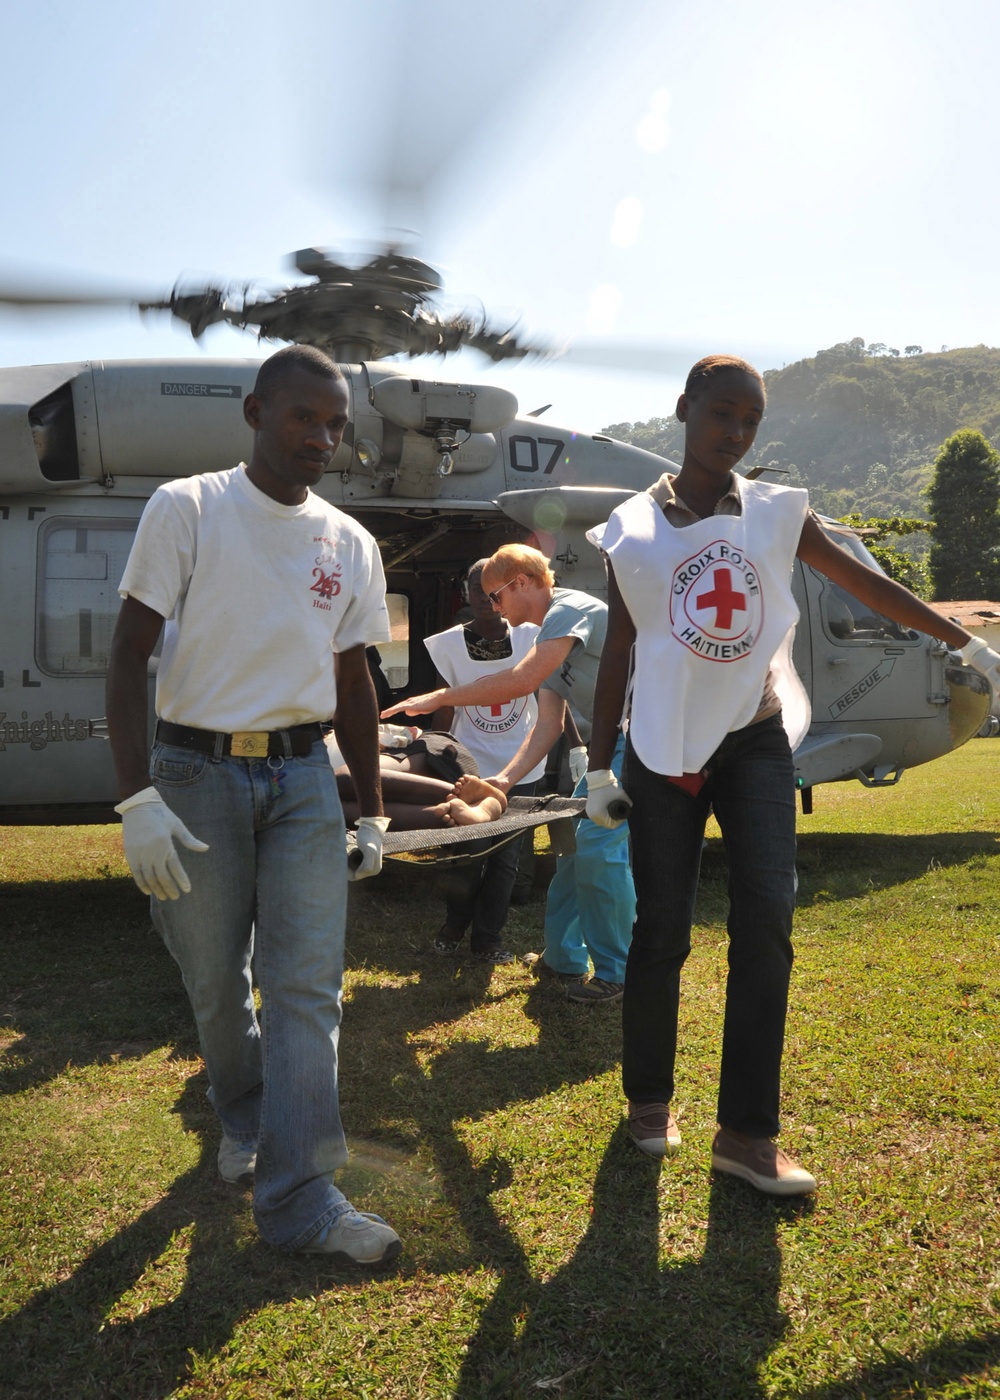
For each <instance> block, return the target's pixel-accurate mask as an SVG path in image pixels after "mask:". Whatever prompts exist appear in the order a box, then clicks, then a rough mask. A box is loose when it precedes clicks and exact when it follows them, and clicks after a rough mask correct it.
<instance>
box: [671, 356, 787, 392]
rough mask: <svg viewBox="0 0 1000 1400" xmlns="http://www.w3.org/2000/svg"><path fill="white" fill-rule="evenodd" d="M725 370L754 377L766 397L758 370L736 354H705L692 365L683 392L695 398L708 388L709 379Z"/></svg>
mask: <svg viewBox="0 0 1000 1400" xmlns="http://www.w3.org/2000/svg"><path fill="white" fill-rule="evenodd" d="M726 370H738V371H739V372H740V373H741V374H748V375H749V376H750V378H751V379H756V381H757V383H758V384H759V385H760V387H761V392H762V393H763V394H764V397H765V399H766V398H767V390H766V389H765V388H764V380H763V377H762V376H761V373H760V371H759V370H756V369H754V367H753V365H751V364H748V363H747V361H746V360H741V359H740V358H739V356H737V355H706V356H705V358H704V359H703V360H699V361H698V363H697V364H696V365H692V367H691V372H690V374H689V375H688V377H687V383H686V384H685V385H684V393H685V394H686V395H687V397H688V398H689V399H694V398H697V397H698V395H699V394H701V393H703V392H704V391H705V389H707V388H708V383H709V380H710V379H712V377H713V376H714V375H716V374H723V373H725V371H726Z"/></svg>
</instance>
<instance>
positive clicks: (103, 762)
mask: <svg viewBox="0 0 1000 1400" xmlns="http://www.w3.org/2000/svg"><path fill="white" fill-rule="evenodd" d="M295 263H296V266H297V267H298V269H299V270H300V271H303V272H306V273H307V274H309V275H310V276H311V277H312V278H313V281H312V282H311V283H307V284H302V285H298V286H296V287H293V288H287V289H283V290H281V291H279V292H277V293H275V295H273V296H270V297H267V296H263V297H262V296H260V295H253V296H251V295H250V293H249V291H246V292H244V293H243V294H242V295H237V296H233V295H232V294H230V293H228V292H227V291H226V289H224V288H220V287H213V286H208V287H205V288H203V289H201V290H199V291H197V292H185V293H181V292H179V291H175V293H173V294H172V295H171V296H170V297H168V298H165V299H159V300H155V299H148V300H143V301H140V302H138V304H139V305H140V306H142V307H143V308H145V309H147V310H164V311H168V312H170V313H171V314H172V315H174V316H175V317H178V318H179V319H181V320H183V321H185V322H186V323H187V324H188V325H189V326H190V328H191V331H192V333H193V334H194V335H195V337H196V338H197V337H199V336H200V335H202V334H203V333H204V331H205V330H206V329H207V327H208V326H209V325H211V324H213V323H218V322H220V321H226V322H228V323H229V324H234V325H239V326H242V327H244V328H251V327H256V329H257V331H258V334H259V335H260V336H261V337H262V338H267V339H276V340H286V339H289V340H292V339H294V340H297V341H298V342H300V343H311V344H319V345H320V347H321V348H322V349H324V350H326V351H327V353H329V354H330V355H331V356H332V357H333V358H334V359H336V360H337V362H338V363H340V365H341V368H342V371H343V373H344V376H345V379H346V382H347V385H348V389H349V393H350V399H351V421H350V426H349V428H348V430H347V432H346V433H345V435H344V440H343V442H342V444H341V446H340V448H339V450H338V452H337V454H336V455H335V457H334V458H333V460H332V462H331V464H330V468H329V470H328V471H327V473H326V476H325V479H324V481H323V482H322V483H321V485H320V486H319V488H318V491H319V494H320V495H321V496H323V497H324V498H325V499H326V500H328V501H330V502H331V503H332V504H334V505H336V506H338V507H340V508H341V509H343V510H345V511H346V512H348V513H349V514H351V515H352V516H354V517H356V518H357V519H358V520H359V521H360V522H361V523H362V524H363V525H365V526H366V528H367V529H368V530H369V531H370V532H371V533H372V534H373V535H374V536H375V538H376V540H377V541H378V545H379V548H380V551H381V554H382V560H383V564H384V567H385V572H386V577H387V582H388V602H389V611H390V619H391V623H392V640H391V641H390V642H389V643H387V644H383V645H381V647H380V659H381V667H382V670H383V673H384V675H385V678H386V680H387V682H388V685H389V688H390V689H391V691H392V692H393V695H394V698H402V697H404V696H405V695H406V694H409V693H413V692H414V691H421V690H427V689H430V688H431V687H432V686H433V684H434V679H435V677H434V671H433V666H432V664H431V662H430V658H429V656H428V655H427V652H426V650H425V649H424V647H423V645H422V640H423V638H424V637H426V636H428V635H430V634H431V633H433V632H437V631H440V630H442V629H443V628H445V627H447V626H449V625H451V623H452V622H453V620H454V618H455V614H456V612H457V611H458V609H459V607H460V606H461V597H460V594H459V588H458V585H459V581H460V580H461V578H462V576H463V574H464V572H465V570H466V568H467V567H468V565H469V564H470V563H471V562H472V561H473V560H475V559H477V558H480V557H482V556H485V555H488V554H491V553H492V552H493V551H494V550H496V549H497V548H498V547H499V546H500V545H501V544H504V543H507V542H509V541H513V540H522V541H527V542H529V543H533V544H535V545H536V546H537V547H539V548H541V549H542V550H543V552H545V553H546V555H547V556H548V557H549V559H550V560H551V562H552V567H553V570H554V572H555V574H556V577H557V581H558V582H559V583H560V584H563V585H567V586H572V587H574V588H580V589H582V590H583V591H585V592H590V593H593V594H596V595H597V596H601V597H604V596H606V576H605V570H604V564H603V561H602V558H601V556H600V554H599V553H598V551H597V550H596V549H595V548H594V547H593V546H592V545H591V544H589V543H588V542H587V540H586V538H585V533H586V531H587V530H588V529H590V528H592V527H593V526H594V525H596V524H599V523H600V522H602V521H604V520H606V519H607V518H608V515H609V514H610V512H611V511H612V510H613V509H614V508H615V506H617V505H618V504H620V503H621V501H623V500H624V499H625V498H626V497H627V496H628V495H630V494H632V493H633V492H635V491H641V490H644V489H645V488H646V487H648V486H649V485H650V484H651V483H652V482H653V481H655V480H656V479H657V478H658V477H659V476H660V475H661V474H662V473H663V471H664V470H667V469H668V468H669V467H670V464H669V463H667V462H666V461H665V460H664V459H663V458H662V457H659V456H656V455H655V454H653V453H650V452H647V451H644V450H643V449H641V448H638V447H634V446H632V445H630V444H627V443H623V442H619V441H616V440H614V439H612V438H611V437H609V436H607V435H606V434H603V433H579V432H576V431H574V430H572V429H570V428H567V427H562V426H557V425H555V424H553V423H550V422H548V421H546V422H544V423H543V422H542V421H541V415H542V413H543V412H544V410H543V409H538V410H534V411H532V412H529V413H528V414H525V415H522V414H520V413H519V410H518V403H517V399H516V397H515V395H514V394H513V393H511V392H510V391H509V390H507V389H503V388H498V387H492V386H489V385H481V384H467V383H457V382H449V381H446V380H436V379H428V378H425V377H418V376H415V375H413V374H411V373H407V372H406V371H405V370H403V369H400V368H399V367H398V366H397V365H396V364H393V363H390V362H389V358H388V357H391V356H392V355H398V354H410V355H418V354H425V353H426V351H427V349H428V348H430V347H431V346H432V343H433V349H434V350H436V351H437V353H439V354H442V355H444V354H448V353H450V352H451V351H453V350H455V349H457V348H458V347H459V346H460V345H463V344H465V345H472V346H474V347H475V348H478V349H479V350H481V351H482V352H483V353H485V354H486V355H488V356H489V357H490V358H492V359H494V360H499V359H503V358H509V357H512V356H521V355H525V354H542V353H545V347H543V346H540V345H537V346H536V345H530V344H527V343H521V342H519V341H518V340H517V338H516V336H515V335H514V334H513V332H512V331H509V330H499V329H494V328H492V327H490V326H489V325H488V324H487V323H486V321H485V318H484V319H482V320H477V319H476V318H472V317H452V318H444V317H442V316H440V315H439V314H438V313H437V312H436V311H435V309H434V305H433V296H434V294H435V293H436V292H437V291H438V290H439V289H440V286H441V279H440V277H439V275H438V274H437V273H436V272H434V270H433V269H432V268H430V267H429V266H428V265H427V264H424V263H421V262H420V261H419V260H417V259H415V258H409V257H406V256H403V255H402V254H400V252H399V251H398V250H397V249H394V248H392V247H391V246H390V247H388V248H386V249H384V250H382V251H380V252H378V253H376V254H375V255H373V256H372V257H371V258H369V259H368V260H367V261H366V262H364V263H362V264H361V265H360V266H358V267H351V266H349V265H348V264H347V263H345V262H343V261H341V260H339V259H338V258H337V257H335V256H333V255H330V254H327V253H324V252H321V251H320V250H318V249H307V250H303V251H301V252H300V253H298V254H296V255H295ZM31 300H32V298H28V297H25V296H24V295H23V294H10V295H7V296H3V295H2V294H0V302H2V301H7V302H8V303H13V304H17V305H24V304H27V303H30V301H31ZM88 300H92V299H91V298H88ZM258 364H259V360H255V359H240V358H216V359H213V358H209V357H205V358H199V359H198V360H195V361H192V360H190V359H183V358H176V359H157V360H148V361H143V360H119V361H115V360H107V361H80V362H76V363H69V364H56V365H38V366H28V367H15V368H9V369H2V370H0V612H2V615H3V618H4V625H3V628H2V629H0V824H16V823H28V824H47V823H63V824H78V823H89V822H107V821H111V820H113V819H114V818H113V812H112V807H113V804H114V802H115V801H116V799H117V792H116V788H115V780H114V774H113V770H112V765H111V758H110V752H109V746H108V745H107V744H106V743H103V742H102V739H103V738H104V737H105V736H106V729H105V726H104V721H103V719H101V718H100V716H102V714H103V708H104V683H105V674H106V669H107V658H108V653H109V648H110V642H111V636H112V632H113V629H114V624H115V619H116V615H117V612H118V606H119V598H118V593H117V586H118V581H119V579H120V578H121V575H122V573H123V571H124V567H125V561H126V559H127V557H128V553H129V549H130V546H131V542H132V538H133V535H134V533H135V529H136V526H137V524H138V519H139V516H140V515H141V513H142V509H143V506H144V505H145V503H146V501H147V500H148V498H149V496H150V495H151V494H152V493H153V491H154V490H155V489H156V488H157V487H158V486H159V485H160V484H161V483H162V482H164V481H166V480H169V479H171V478H173V477H177V476H186V475H193V474H195V473H198V472H203V471H211V470H213V469H218V468H220V467H222V466H229V465H231V464H232V463H234V462H237V461H239V460H240V459H241V458H243V459H245V458H246V456H247V455H248V449H249V446H250V433H249V429H248V428H247V426H246V424H245V423H244V421H243V414H242V401H243V399H244V397H245V396H246V394H247V393H249V392H250V390H251V388H252V386H253V382H254V379H255V377H256V372H257V367H258ZM754 474H755V472H754V471H751V472H749V473H748V475H751V476H752V475H754ZM822 523H823V528H824V529H825V530H826V531H827V532H828V533H829V534H830V535H831V537H832V538H833V539H834V541H835V542H836V543H837V544H838V545H839V546H840V547H841V548H843V549H845V550H848V551H850V552H851V553H853V554H855V555H857V556H858V557H860V558H862V559H863V560H864V562H866V563H868V564H870V565H873V566H874V567H877V565H874V561H873V560H872V559H871V556H870V555H868V552H867V550H866V549H865V547H864V544H863V541H862V540H861V538H860V537H859V535H858V534H857V533H856V532H854V531H852V530H850V529H848V528H847V527H844V526H842V525H839V524H838V523H837V522H835V521H823V522H822ZM317 576H318V577H317V584H316V586H317V588H318V589H319V588H322V586H323V580H322V569H321V567H320V561H317ZM793 587H794V591H795V593H796V598H797V601H798V604H799V608H800V612H801V620H800V623H799V626H798V629H797V632H796V637H795V644H794V651H793V660H794V662H795V665H796V667H797V669H798V671H799V673H800V675H801V677H802V679H803V681H804V683H805V686H806V689H807V691H808V693H809V695H810V698H811V701H812V724H811V727H810V730H809V732H808V734H807V736H806V738H805V739H804V740H803V742H802V744H801V745H800V747H799V748H798V750H797V751H796V755H795V762H796V782H797V784H798V787H799V789H800V792H801V799H802V807H803V811H804V812H809V811H811V810H812V792H813V789H814V788H815V787H816V786H818V785H819V784H822V783H828V782H837V781H844V780H847V779H857V780H859V781H860V782H862V783H863V784H865V785H866V786H869V787H881V786H888V785H892V784H894V783H896V782H898V781H899V779H900V778H901V776H902V774H903V773H904V771H905V770H906V769H907V768H911V767H914V766H916V765H918V764H921V763H926V762H929V761H930V760H932V759H934V758H937V757H940V756H941V755H943V754H945V753H947V752H949V751H950V750H951V749H954V748H957V747H958V746H959V745H961V744H963V743H965V742H966V740H967V739H969V738H971V737H972V736H973V735H975V734H976V732H977V731H978V730H979V728H980V726H981V725H982V724H983V722H984V720H985V719H986V717H987V715H988V713H989V710H990V703H991V695H990V688H989V684H988V682H987V681H986V680H985V679H983V678H982V677H981V676H980V675H979V674H978V673H977V672H975V671H973V670H972V669H971V668H969V667H967V666H963V665H962V664H961V662H960V660H959V658H958V657H957V656H956V655H955V654H954V653H953V652H950V651H949V649H948V648H947V647H946V646H944V645H943V644H942V643H940V642H938V641H936V640H934V639H933V638H930V637H928V636H925V635H922V634H920V633H917V632H914V631H909V630H906V629H903V628H900V627H899V626H897V624H895V623H894V622H891V621H889V620H888V619H886V618H883V617H880V616H878V615H874V614H872V612H871V610H870V609H869V608H867V607H866V606H865V605H863V604H861V603H860V602H858V601H857V600H856V599H854V598H852V597H850V596H849V595H848V594H846V593H845V592H844V591H843V590H842V589H841V588H839V587H837V586H835V585H834V584H832V583H831V582H830V580H828V579H825V578H824V577H823V576H822V575H820V574H817V573H816V572H815V571H814V570H812V569H810V568H809V567H807V566H806V565H804V564H802V563H801V562H800V561H796V564H795V576H794V579H793ZM155 667H156V658H155V657H154V658H153V659H152V661H151V676H150V681H151V686H150V724H151V725H152V718H153V711H152V680H153V673H155Z"/></svg>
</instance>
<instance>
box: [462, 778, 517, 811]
mask: <svg viewBox="0 0 1000 1400" xmlns="http://www.w3.org/2000/svg"><path fill="white" fill-rule="evenodd" d="M452 796H454V797H460V798H461V799H462V801H463V802H465V803H468V805H469V806H470V807H472V806H475V805H476V804H477V803H479V802H483V801H485V800H486V799H487V798H488V799H491V800H494V801H498V802H499V803H500V811H499V812H497V813H496V816H498V817H499V816H501V815H502V814H503V813H504V812H506V810H507V794H506V793H505V792H504V791H503V789H502V788H498V787H494V786H493V784H492V783H488V782H487V781H486V779H485V778H475V777H473V775H472V774H471V773H463V775H462V777H460V778H459V780H458V782H457V783H456V784H455V786H454V787H453V788H452ZM479 820H481V821H493V820H494V818H493V817H481V818H480V819H479Z"/></svg>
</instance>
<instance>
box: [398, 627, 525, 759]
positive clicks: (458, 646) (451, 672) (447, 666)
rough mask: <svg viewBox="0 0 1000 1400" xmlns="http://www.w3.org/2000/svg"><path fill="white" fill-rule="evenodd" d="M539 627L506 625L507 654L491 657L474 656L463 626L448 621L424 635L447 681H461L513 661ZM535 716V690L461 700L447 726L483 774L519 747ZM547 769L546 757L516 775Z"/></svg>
mask: <svg viewBox="0 0 1000 1400" xmlns="http://www.w3.org/2000/svg"><path fill="white" fill-rule="evenodd" d="M537 635H538V628H537V627H536V626H535V624H534V623H533V622H523V623H521V625H520V626H519V627H512V628H511V629H510V644H511V647H512V648H513V651H512V654H511V655H510V656H504V657H499V658H494V659H492V660H490V661H473V659H472V657H471V656H470V655H469V650H468V647H467V646H466V645H465V628H464V627H461V626H457V627H449V628H448V630H447V632H438V633H437V634H436V635H435V636H433V637H426V638H425V639H424V646H425V647H426V648H427V650H428V652H429V653H430V657H431V660H432V661H433V662H434V665H435V666H436V667H437V669H438V671H439V672H440V674H441V675H442V676H443V677H444V679H445V680H446V681H447V682H448V684H449V685H465V683H466V682H467V681H474V680H478V679H479V677H480V676H491V675H493V674H494V673H495V672H496V671H506V670H509V669H510V667H511V666H516V665H517V663H518V662H519V661H521V660H522V659H523V658H524V657H525V656H527V654H528V652H529V651H530V650H531V648H532V647H533V646H534V644H535V638H536V636H537ZM537 719H538V705H537V703H536V701H535V697H534V696H533V695H521V696H518V698H517V699H516V700H505V701H504V702H503V703H502V704H496V705H463V706H457V707H456V709H455V718H454V721H453V722H452V726H451V732H452V733H453V734H454V736H455V738H456V739H460V740H461V741H462V743H463V744H464V745H465V747H466V748H467V749H468V750H469V752H470V753H471V754H472V756H473V758H474V759H475V760H476V763H477V765H478V767H479V772H480V775H481V776H482V777H484V778H488V777H490V775H491V774H493V773H497V772H499V771H500V769H501V768H503V766H504V765H505V764H506V763H508V762H509V761H510V760H511V759H512V758H513V757H514V755H515V754H516V753H517V751H518V749H519V748H520V747H521V744H522V743H523V742H524V739H525V738H526V737H527V735H528V734H529V732H530V731H531V730H532V729H533V728H534V726H535V721H536V720H537ZM544 772H545V761H544V759H543V760H542V762H541V763H539V764H537V765H536V766H535V767H534V768H533V769H532V770H531V772H530V773H525V774H524V776H523V777H521V778H518V782H519V783H532V782H534V781H535V779H536V778H540V777H541V776H542V774H543V773H544Z"/></svg>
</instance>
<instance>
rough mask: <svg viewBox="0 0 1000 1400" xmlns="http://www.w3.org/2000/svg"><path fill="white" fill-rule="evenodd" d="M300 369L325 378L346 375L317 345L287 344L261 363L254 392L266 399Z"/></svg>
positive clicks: (340, 377) (260, 397) (336, 377)
mask: <svg viewBox="0 0 1000 1400" xmlns="http://www.w3.org/2000/svg"><path fill="white" fill-rule="evenodd" d="M300 370H305V372H306V374H316V375H320V376H322V377H323V378H324V379H343V377H344V375H343V371H342V370H341V368H340V366H339V365H338V364H335V363H334V361H333V360H331V359H330V356H329V355H324V353H323V351H322V350H318V349H317V348H316V346H315V345H286V346H285V347H284V349H283V350H276V351H275V353H274V354H273V355H271V356H270V358H269V359H266V360H265V361H264V363H263V364H262V365H261V367H260V369H259V370H258V371H257V379H256V381H255V383H254V386H253V392H254V394H255V395H256V396H257V398H259V399H265V398H267V396H268V394H270V393H273V392H274V390H275V389H276V388H277V387H278V385H279V384H281V383H282V381H283V380H285V379H287V378H288V377H289V376H290V375H293V374H296V373H298V372H299V371H300Z"/></svg>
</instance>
